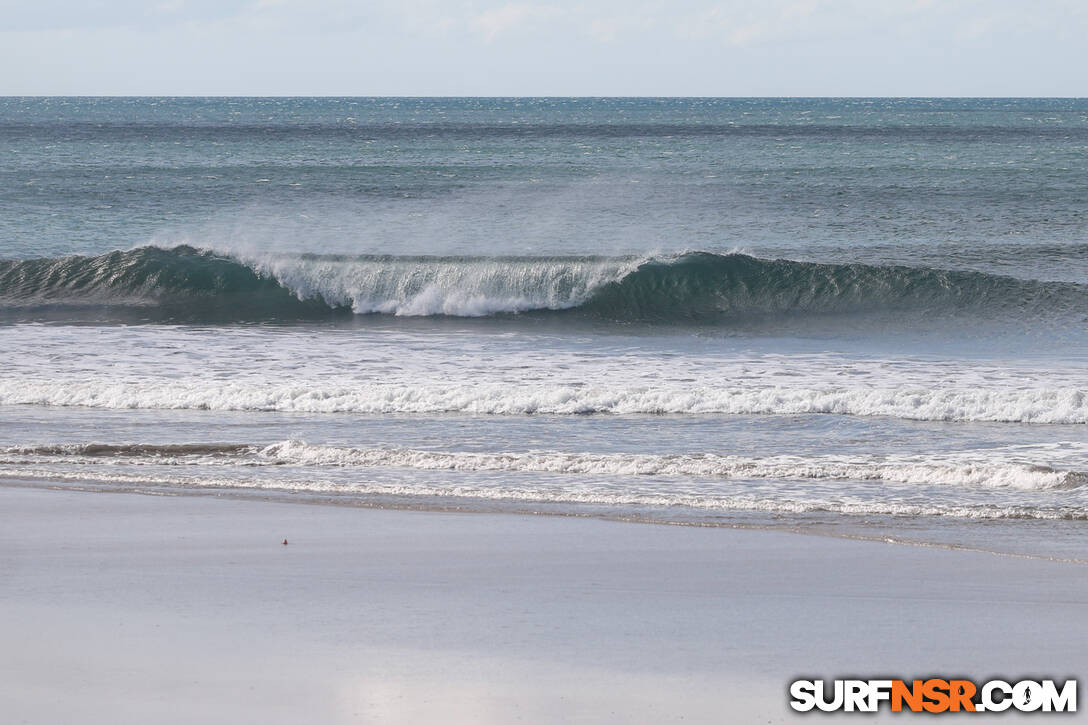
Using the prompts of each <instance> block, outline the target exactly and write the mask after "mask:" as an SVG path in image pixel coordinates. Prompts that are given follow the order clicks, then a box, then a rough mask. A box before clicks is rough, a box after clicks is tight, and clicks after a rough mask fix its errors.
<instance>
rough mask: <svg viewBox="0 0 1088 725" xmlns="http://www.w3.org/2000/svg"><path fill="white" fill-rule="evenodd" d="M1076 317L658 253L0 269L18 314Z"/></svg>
mask: <svg viewBox="0 0 1088 725" xmlns="http://www.w3.org/2000/svg"><path fill="white" fill-rule="evenodd" d="M1086 309H1088V286H1086V285H1082V284H1077V283H1071V282H1042V281H1035V280H1023V279H1016V278H1013V277H1004V276H999V275H991V274H984V273H980V272H968V271H949V270H937V269H928V268H921V267H903V266H882V265H863V264H817V263H811V262H797V261H789V260H767V259H759V258H756V257H751V256H747V255H744V254H725V255H719V254H710V253H705V252H693V253H686V254H680V255H673V256H668V257H660V258H657V257H649V258H647V257H642V258H639V257H393V256H361V257H359V256H349V257H345V256H328V255H299V256H280V257H270V258H263V259H242V258H238V257H233V256H228V255H224V254H219V253H216V252H212V251H207V250H199V249H196V248H193V247H189V246H179V247H174V248H172V249H162V248H159V247H141V248H138V249H133V250H129V251H124V252H120V251H119V252H111V253H109V254H104V255H101V256H97V257H83V256H72V257H62V258H55V259H48V258H43V259H31V260H21V261H0V312H2V313H3V314H5V315H7V316H9V317H10V316H16V317H22V318H35V317H53V318H64V317H66V316H71V317H77V318H78V317H80V316H82V317H88V316H93V317H94V318H95V319H110V318H111V317H112V316H114V315H116V316H123V317H124V318H126V319H133V318H135V319H141V320H151V321H162V320H166V321H185V322H216V321H231V320H256V321H277V320H284V321H291V320H315V319H318V320H319V319H329V318H336V317H343V316H350V315H351V314H353V313H354V314H356V315H362V314H384V315H398V316H453V317H481V316H494V315H506V316H509V315H514V314H518V313H528V314H534V315H540V314H563V315H573V316H580V317H585V318H589V319H594V320H605V321H620V322H627V321H642V322H660V323H673V322H684V321H691V322H700V323H703V322H705V323H723V322H729V321H736V320H745V319H753V318H759V317H783V316H797V315H806V314H824V315H827V314H831V315H833V314H848V313H868V314H871V313H874V312H894V313H904V314H911V315H916V316H921V315H926V316H930V315H954V314H972V315H984V316H987V317H991V318H998V319H1008V318H1013V317H1021V318H1023V317H1028V318H1032V317H1040V316H1044V315H1049V316H1053V315H1061V314H1063V313H1069V314H1075V315H1083V313H1084V310H1086Z"/></svg>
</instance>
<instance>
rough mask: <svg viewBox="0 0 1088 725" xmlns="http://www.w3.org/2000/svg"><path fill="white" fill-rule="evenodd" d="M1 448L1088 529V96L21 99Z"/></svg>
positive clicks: (336, 484)
mask: <svg viewBox="0 0 1088 725" xmlns="http://www.w3.org/2000/svg"><path fill="white" fill-rule="evenodd" d="M0 153H3V154H4V155H5V156H4V158H5V162H4V164H2V165H0V257H2V259H0V366H2V370H3V372H2V374H0V477H3V478H4V479H6V480H8V481H23V482H26V481H36V482H39V483H46V484H48V485H53V484H61V485H78V486H90V487H94V488H102V489H122V490H155V491H160V492H161V491H168V492H205V493H207V492H217V493H222V492H229V493H232V494H234V495H261V496H279V495H292V496H300V495H301V496H306V497H311V498H317V499H321V500H326V501H334V502H338V503H356V504H362V505H407V506H416V507H440V508H465V509H488V510H494V509H499V510H504V509H506V510H518V511H525V510H531V511H543V512H549V513H569V514H593V515H603V516H609V517H616V518H631V519H640V520H652V521H670V522H681V523H700V524H726V525H755V526H780V527H787V528H801V529H806V530H813V531H822V532H828V533H837V534H845V535H861V536H879V537H882V538H894V539H906V540H917V541H924V542H934V543H946V544H952V545H962V546H972V547H978V548H985V549H994V550H1000V551H1012V552H1020V553H1034V554H1042V555H1051V556H1061V557H1065V558H1088V545H1086V544H1085V537H1084V535H1083V534H1084V532H1085V529H1084V527H1085V526H1086V525H1088V524H1086V523H1085V522H1086V521H1088V426H1086V425H1085V424H1086V423H1088V368H1086V367H1085V366H1086V363H1088V212H1086V205H1085V199H1086V198H1088V197H1086V196H1085V186H1084V179H1086V178H1088V101H1081V100H1069V99H1029V100H1023V99H1020V100H1009V99H990V100H985V99H983V100H957V99H951V100H950V99H890V100H888V99H885V100H865V99H853V100H818V99H816V100H813V99H747V100H746V99H726V100H714V99H687V100H685V99H508V100H501V99H56V98H50V99H33V98H32V99H15V98H8V99H0Z"/></svg>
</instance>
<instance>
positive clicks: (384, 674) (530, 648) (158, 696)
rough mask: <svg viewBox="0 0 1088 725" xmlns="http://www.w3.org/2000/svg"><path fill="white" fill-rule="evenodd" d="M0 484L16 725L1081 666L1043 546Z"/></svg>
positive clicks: (665, 702) (674, 706)
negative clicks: (943, 545)
mask: <svg viewBox="0 0 1088 725" xmlns="http://www.w3.org/2000/svg"><path fill="white" fill-rule="evenodd" d="M0 500H2V501H3V506H0V570H2V571H4V572H5V585H4V588H3V591H4V596H3V597H2V598H0V613H2V616H0V643H2V645H3V646H4V649H5V652H7V653H8V654H9V656H8V657H7V658H6V662H5V663H3V664H0V673H2V674H3V682H2V683H0V701H3V702H5V703H8V704H7V705H6V708H5V709H6V710H7V712H8V714H9V716H10V717H11V718H12V720H13V722H27V723H52V722H59V721H70V720H78V721H80V722H88V723H98V722H101V723H106V722H109V723H130V722H131V723H137V722H148V721H154V722H178V723H181V722H193V721H194V720H195V721H201V722H224V723H226V722H238V721H260V722H267V723H279V722H283V723H288V722H300V721H315V722H328V723H341V722H345V723H346V722H420V721H429V720H435V719H439V718H440V719H442V720H443V721H446V722H466V723H467V722H508V721H511V720H514V719H517V718H521V719H522V720H523V721H527V722H553V721H581V722H606V721H607V722H613V721H616V722H618V721H627V722H660V721H668V720H673V719H680V718H683V719H684V720H685V721H687V722H692V721H694V722H708V723H709V722H721V721H722V718H723V716H727V717H746V718H749V719H751V718H754V717H760V718H763V721H770V722H783V721H786V720H792V718H793V716H794V715H793V713H791V712H790V711H789V710H788V706H787V697H786V688H787V686H788V682H789V681H791V680H793V679H795V678H797V677H801V676H802V675H805V676H807V675H814V676H820V677H827V678H830V677H834V676H840V675H844V674H845V675H865V676H883V675H897V676H900V675H901V676H904V677H911V676H916V675H932V674H942V673H943V674H957V675H966V676H970V677H971V678H973V679H979V678H988V677H990V676H997V675H1001V676H1005V677H1009V678H1012V677H1017V676H1020V675H1025V674H1047V675H1053V676H1055V677H1062V676H1068V677H1075V676H1076V675H1077V673H1078V672H1084V671H1085V669H1086V668H1088V631H1086V630H1085V628H1084V627H1082V626H1079V622H1080V619H1081V618H1082V615H1083V612H1084V611H1085V608H1086V607H1088V581H1086V578H1085V577H1080V576H1077V574H1078V573H1079V570H1077V569H1074V568H1070V565H1069V564H1065V563H1057V562H1049V561H1043V560H1025V559H1018V558H1010V557H1001V556H986V555H984V554H980V553H975V552H968V551H957V550H952V549H934V548H922V547H915V546H888V545H887V544H884V545H878V543H877V542H868V541H856V540H849V539H842V538H831V537H816V536H808V537H804V538H802V537H800V536H797V535H793V534H791V533H789V532H784V531H766V530H762V531H755V530H744V529H735V528H718V527H697V526H639V527H633V526H623V525H620V524H619V523H616V522H610V521H602V520H599V519H592V518H581V517H558V516H529V515H516V514H493V513H480V514H478V515H476V516H461V515H458V514H456V513H439V512H421V511H403V510H388V509H370V508H361V507H345V506H315V505H310V504H306V505H300V504H301V502H281V501H258V500H253V499H250V500H239V499H233V498H226V497H211V496H169V497H166V496H148V495H129V496H110V497H103V496H94V495H93V494H92V493H90V492H86V491H65V490H56V489H45V488H29V487H16V486H4V487H0ZM284 538H286V539H287V540H288V542H289V544H288V545H287V546H283V545H282V543H281V542H282V540H283V539H284ZM883 715H884V716H888V717H890V715H889V714H888V713H883ZM844 717H849V716H844Z"/></svg>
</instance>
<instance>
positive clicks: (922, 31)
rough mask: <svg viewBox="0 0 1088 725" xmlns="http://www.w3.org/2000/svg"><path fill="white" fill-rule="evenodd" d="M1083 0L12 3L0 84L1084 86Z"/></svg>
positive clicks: (496, 91)
mask: <svg viewBox="0 0 1088 725" xmlns="http://www.w3.org/2000/svg"><path fill="white" fill-rule="evenodd" d="M1086 39H1088V2H1085V1H1084V0H671V1H668V2H666V1H664V0H650V1H643V0H625V1H621V0H596V1H594V0H583V1H582V2H575V1H572V0H540V1H537V0H526V1H525V2H521V1H518V0H514V1H512V2H504V1H502V0H498V1H494V0H445V1H443V0H355V1H351V0H149V1H147V2H139V1H137V0H81V1H77V0H35V1H33V2H30V1H28V0H0V95H319V96H320V95H351V96H374V95H379V96H381V95H384V96H388V95H395V96H1088V72H1086V69H1088V40H1086Z"/></svg>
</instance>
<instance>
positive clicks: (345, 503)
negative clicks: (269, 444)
mask: <svg viewBox="0 0 1088 725" xmlns="http://www.w3.org/2000/svg"><path fill="white" fill-rule="evenodd" d="M5 487H13V488H28V489H41V490H46V491H70V492H83V493H107V494H131V495H140V496H155V497H163V498H175V497H176V498H189V497H193V498H208V499H220V500H230V501H252V502H257V503H283V504H300V505H305V506H328V507H334V508H347V509H365V510H375V511H408V512H419V513H438V514H477V515H491V516H529V517H546V518H551V517H554V518H561V519H562V518H570V519H586V520H594V521H604V522H610V523H621V524H641V525H649V526H676V527H685V528H688V527H691V528H707V529H725V530H735V531H769V532H778V533H788V534H796V535H799V536H817V537H824V538H830V539H842V540H846V541H859V542H865V543H872V544H889V545H893V546H907V547H918V548H923V549H941V550H948V551H962V552H969V553H975V554H988V555H991V556H999V557H1009V558H1013V559H1026V560H1033V561H1047V562H1053V563H1058V564H1071V565H1075V566H1088V558H1082V557H1077V556H1059V555H1051V554H1044V553H1031V552H1024V551H1005V550H1001V549H997V548H985V547H981V546H971V545H968V544H962V543H956V542H947V541H936V540H924V539H910V538H904V537H903V536H902V535H899V534H898V533H897V532H896V533H897V535H894V536H889V535H886V534H885V533H882V532H881V531H880V530H879V528H878V527H875V526H873V527H871V528H873V531H872V532H865V531H862V530H830V529H827V528H823V529H821V528H819V527H818V526H817V525H814V524H813V523H812V522H811V521H809V522H805V521H804V519H803V515H800V514H795V515H794V516H793V517H792V518H794V519H796V521H795V522H793V523H781V524H770V523H766V522H744V521H739V520H733V521H708V520H699V519H694V520H677V519H668V518H654V517H652V516H648V515H643V516H638V515H626V516H625V515H622V514H620V513H614V512H612V511H607V510H594V507H592V506H583V507H580V508H581V509H582V510H567V511H554V510H553V511H549V510H546V507H547V506H548V505H549V504H548V502H537V503H536V505H535V506H534V505H533V504H534V502H531V501H504V500H502V499H475V498H466V499H464V500H465V501H466V502H470V503H468V504H466V503H459V502H453V500H450V499H442V500H443V501H450V502H449V503H437V502H432V503H427V502H423V501H417V500H415V498H422V497H415V498H413V497H409V496H400V497H395V496H371V497H368V498H362V497H349V496H343V495H341V496H337V495H330V494H317V493H304V492H298V491H287V490H284V491H278V490H276V489H264V490H261V491H260V492H259V493H258V492H254V491H252V490H249V489H241V488H238V489H235V488H207V489H196V488H189V489H186V488H168V487H163V488H159V489H152V488H151V487H132V488H118V487H116V486H105V485H101V484H98V483H95V482H93V481H81V480H78V479H77V480H65V479H49V478H41V479H32V478H25V479H23V478H12V479H5V478H0V490H2V489H3V488H5ZM434 498H435V499H436V500H437V499H440V498H442V497H434ZM751 513H753V512H748V511H723V514H733V515H737V516H745V515H749V514H751ZM847 516H849V515H848V514H842V513H835V514H833V516H832V518H833V519H834V518H846V517H847ZM753 518H754V517H753ZM784 518H786V517H784ZM972 521H973V520H971V519H967V520H964V521H962V522H960V521H954V522H952V525H955V524H957V523H962V524H963V525H964V526H967V525H970V523H971V522H972ZM1014 522H1015V523H1021V524H1028V525H1032V524H1035V525H1039V524H1042V525H1046V524H1050V523H1053V520H1049V519H1039V520H1033V519H1028V520H1023V521H1019V520H1014ZM942 523H945V524H948V523H949V522H948V521H946V520H942ZM1078 523H1079V522H1078ZM885 531H889V532H894V531H895V529H894V527H887V528H886V529H885Z"/></svg>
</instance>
